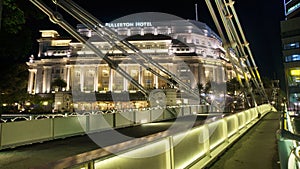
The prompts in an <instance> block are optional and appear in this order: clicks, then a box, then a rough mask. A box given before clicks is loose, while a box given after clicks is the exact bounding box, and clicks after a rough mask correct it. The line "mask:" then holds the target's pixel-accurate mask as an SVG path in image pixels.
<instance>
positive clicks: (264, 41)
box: [45, 0, 284, 81]
mask: <svg viewBox="0 0 300 169" xmlns="http://www.w3.org/2000/svg"><path fill="white" fill-rule="evenodd" d="M74 2H76V3H78V4H79V5H80V6H81V7H83V8H84V9H86V10H87V11H89V12H90V13H92V14H93V15H94V16H95V17H97V18H98V19H99V20H100V21H102V22H110V21H113V20H115V19H117V18H119V17H123V16H126V15H129V14H134V13H140V12H162V13H168V14H172V15H175V16H178V17H180V18H183V19H195V4H197V5H198V18H199V21H201V22H204V23H206V24H207V25H208V26H209V27H211V28H212V29H213V30H215V26H214V23H213V21H212V19H211V16H210V13H209V11H208V9H207V7H206V4H205V1H204V0H185V1H174V0H173V1H169V0H164V1H161V0H160V1H159V0H150V1H138V2H136V1H132V0H126V1H105V3H104V4H101V2H102V1H86V0H74ZM99 3H100V4H99ZM235 9H236V11H237V14H238V17H239V20H240V22H241V24H242V27H243V30H244V33H245V36H246V39H247V40H248V42H249V43H250V48H251V50H252V54H253V56H254V59H255V62H256V64H257V66H258V70H259V72H260V74H261V76H266V77H269V78H271V79H275V78H276V79H280V80H282V81H283V64H282V57H281V56H282V54H281V39H280V21H283V20H284V10H283V2H282V1H281V0H277V1H273V0H263V1H262V0H236V3H235ZM45 29H50V28H48V27H47V28H45Z"/></svg>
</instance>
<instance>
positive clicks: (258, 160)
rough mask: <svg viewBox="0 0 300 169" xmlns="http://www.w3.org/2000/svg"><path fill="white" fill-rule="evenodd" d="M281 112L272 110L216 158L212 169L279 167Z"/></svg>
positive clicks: (271, 168)
mask: <svg viewBox="0 0 300 169" xmlns="http://www.w3.org/2000/svg"><path fill="white" fill-rule="evenodd" d="M279 119H280V113H279V112H270V113H268V114H267V115H266V116H264V117H263V119H261V121H259V122H258V123H257V124H256V125H255V126H253V128H252V129H251V130H249V131H248V132H247V133H246V134H245V135H244V136H243V137H241V138H240V139H239V140H238V141H237V142H236V143H235V144H233V145H232V146H231V147H230V148H229V149H228V150H227V151H226V152H224V154H222V156H220V157H219V158H218V159H216V160H215V161H214V162H213V163H212V164H211V165H210V166H209V167H208V168H210V169H241V168H242V169H253V168H255V169H279V168H280V164H279V163H278V161H279V157H278V151H277V150H278V148H277V140H276V130H277V129H279Z"/></svg>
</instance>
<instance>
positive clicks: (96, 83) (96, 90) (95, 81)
mask: <svg viewBox="0 0 300 169" xmlns="http://www.w3.org/2000/svg"><path fill="white" fill-rule="evenodd" d="M94 91H95V92H98V65H96V66H95V73H94Z"/></svg>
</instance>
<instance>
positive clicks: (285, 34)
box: [281, 0, 300, 110]
mask: <svg viewBox="0 0 300 169" xmlns="http://www.w3.org/2000/svg"><path fill="white" fill-rule="evenodd" d="M284 9H285V17H286V20H284V21H281V41H282V54H283V62H284V73H285V80H286V93H287V100H288V106H289V108H290V109H295V110H300V0H290V1H288V0H284Z"/></svg>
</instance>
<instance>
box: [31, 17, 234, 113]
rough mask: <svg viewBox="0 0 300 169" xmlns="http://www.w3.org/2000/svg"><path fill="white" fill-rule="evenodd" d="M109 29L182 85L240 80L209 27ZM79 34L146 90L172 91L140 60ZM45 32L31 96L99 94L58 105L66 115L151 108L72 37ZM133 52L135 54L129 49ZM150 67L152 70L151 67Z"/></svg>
mask: <svg viewBox="0 0 300 169" xmlns="http://www.w3.org/2000/svg"><path fill="white" fill-rule="evenodd" d="M106 26H107V27H110V28H111V29H112V30H113V31H115V32H116V33H117V34H118V35H119V36H120V37H123V38H124V39H126V40H127V41H129V42H130V43H131V44H133V45H135V46H136V47H137V48H138V49H140V50H141V51H142V52H143V53H144V54H146V55H147V56H148V57H151V58H152V59H153V60H154V61H156V62H157V63H159V64H161V65H162V66H163V67H165V68H166V69H168V70H169V71H170V72H172V73H174V74H176V75H177V76H178V77H180V79H181V80H182V81H184V82H186V83H188V84H190V85H191V87H192V88H196V87H197V84H199V83H201V84H206V83H207V82H210V81H213V82H216V83H224V82H226V81H227V80H229V79H232V78H234V77H236V73H235V72H234V71H233V67H232V65H231V63H230V62H229V60H228V59H226V57H225V56H226V53H225V51H224V49H223V48H222V42H221V40H220V38H219V37H218V36H217V35H216V34H215V33H214V32H213V31H212V30H211V29H210V28H209V27H208V26H207V25H206V24H204V23H201V22H198V21H175V20H174V21H168V22H123V23H108V24H106ZM77 31H78V32H79V33H80V34H81V35H83V36H84V37H86V38H87V39H88V41H89V42H90V43H91V44H93V45H94V46H95V47H96V48H98V49H99V50H100V51H101V52H102V53H103V54H104V55H105V57H109V58H110V59H111V60H113V61H116V62H117V63H119V67H120V68H122V69H123V70H125V71H126V72H127V73H128V74H129V75H130V76H131V77H132V79H134V80H136V81H137V82H138V83H139V84H141V85H142V86H143V87H144V88H145V89H147V90H153V89H162V90H164V89H168V88H170V86H168V84H167V83H166V82H165V81H163V80H161V79H159V78H158V77H157V76H155V75H153V74H152V73H151V72H149V71H147V70H145V68H143V67H142V66H141V65H140V64H138V63H136V62H135V61H134V59H131V58H129V57H128V56H125V55H124V53H122V52H121V51H120V50H119V49H118V48H117V47H115V46H113V45H112V44H109V43H108V42H106V41H105V40H103V39H101V38H99V37H98V36H96V35H95V33H94V32H93V31H92V30H89V29H87V28H86V27H84V26H83V25H78V26H77ZM40 32H41V38H40V39H38V43H39V53H38V56H37V57H35V58H31V59H30V61H29V62H27V65H28V66H29V72H30V74H29V81H28V92H29V93H30V94H47V93H55V92H58V91H59V90H61V91H63V92H65V93H69V94H72V93H73V94H74V93H83V94H86V95H88V94H91V93H93V94H94V93H95V94H96V97H95V100H86V97H82V99H80V97H78V98H76V99H75V100H74V103H70V102H68V100H69V98H67V101H64V103H66V104H67V105H61V104H62V103H63V101H57V102H56V104H57V103H59V105H55V107H56V108H58V107H64V109H65V110H70V109H72V108H76V109H80V110H87V109H95V110H98V109H100V110H101V109H108V108H111V107H117V106H119V107H123V108H128V107H131V106H132V105H134V106H135V107H146V106H147V105H148V102H147V100H144V99H143V95H140V91H139V89H138V88H137V87H136V86H134V85H133V84H132V83H130V82H129V80H128V79H126V78H124V77H122V76H121V75H120V74H118V73H117V72H116V71H115V70H114V69H112V68H110V67H109V65H108V64H107V63H106V62H105V61H104V60H103V59H102V58H101V57H99V56H97V55H96V54H95V52H94V51H92V50H90V49H89V48H88V47H86V46H85V44H83V43H79V42H73V41H72V40H71V39H70V38H62V37H60V36H59V34H58V32H56V31H54V30H42V31H40ZM118 45H122V44H118ZM125 49H126V48H125ZM127 52H128V54H132V53H133V52H132V51H130V50H129V49H127ZM231 54H232V55H233V53H231ZM144 64H147V65H150V64H149V63H146V62H145V63H144ZM150 67H151V68H153V69H154V70H156V71H157V72H159V73H162V72H161V71H160V70H157V69H156V68H155V67H153V66H151V65H150ZM189 74H192V75H193V77H191V76H190V75H189ZM58 78H60V79H62V80H64V81H65V82H66V84H67V85H66V86H65V87H63V88H61V89H58V88H57V87H56V88H55V86H53V85H52V82H53V81H54V80H55V79H58ZM112 93H114V94H120V95H121V94H122V93H126V94H128V95H130V102H122V101H120V100H118V102H117V103H116V102H115V100H114V98H113V97H112V96H111V95H112ZM166 93H167V92H166ZM131 96H132V97H131ZM57 98H63V96H60V97H57ZM120 98H121V97H119V98H118V99H120ZM174 102H175V101H174ZM176 102H178V100H176ZM176 102H175V104H176Z"/></svg>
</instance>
